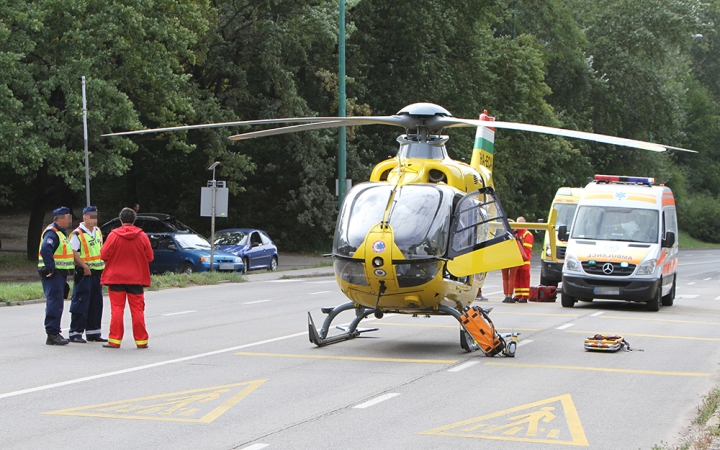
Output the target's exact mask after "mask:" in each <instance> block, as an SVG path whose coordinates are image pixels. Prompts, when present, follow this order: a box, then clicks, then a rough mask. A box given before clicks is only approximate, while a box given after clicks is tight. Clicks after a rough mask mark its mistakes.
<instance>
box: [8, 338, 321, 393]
mask: <svg viewBox="0 0 720 450" xmlns="http://www.w3.org/2000/svg"><path fill="white" fill-rule="evenodd" d="M298 336H307V331H302V332H300V333H295V334H288V335H286V336H280V337H276V338H272V339H265V340H264V341H257V342H253V343H250V344H244V345H238V346H235V347H230V348H224V349H222V350H214V351H212V352H205V353H198V354H197V355H191V356H185V357H183V358H176V359H168V360H167V361H160V362H156V363H152V364H145V365H143V366H136V367H130V368H128V369H122V370H115V371H113V372H106V373H100V374H97V375H91V376H89V377H82V378H75V379H74V380H67V381H61V382H59V383H52V384H46V385H43V386H37V387H34V388H29V389H22V390H19V391H13V392H6V393H5V394H0V399H3V398H8V397H15V396H18V395H23V394H30V393H32V392H39V391H45V390H48V389H54V388H57V387H62V386H69V385H71V384H77V383H83V382H85V381H92V380H99V379H101V378H107V377H114V376H115V375H122V374H125V373H131V372H137V371H140V370H146V369H152V368H154V367H161V366H166V365H168V364H175V363H179V362H184V361H191V360H193V359H198V358H204V357H206V356H213V355H219V354H221V353H228V352H234V351H235V350H241V349H243V348H248V347H255V346H256V345H262V344H269V343H271V342H277V341H282V340H284V339H290V338H294V337H298ZM115 351H121V350H115Z"/></svg>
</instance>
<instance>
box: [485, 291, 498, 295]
mask: <svg viewBox="0 0 720 450" xmlns="http://www.w3.org/2000/svg"><path fill="white" fill-rule="evenodd" d="M502 293H503V291H495V292H488V293H487V294H483V295H495V294H502Z"/></svg>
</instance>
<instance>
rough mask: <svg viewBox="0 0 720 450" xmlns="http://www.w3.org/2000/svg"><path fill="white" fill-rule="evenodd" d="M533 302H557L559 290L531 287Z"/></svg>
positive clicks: (546, 287)
mask: <svg viewBox="0 0 720 450" xmlns="http://www.w3.org/2000/svg"><path fill="white" fill-rule="evenodd" d="M528 300H530V301H531V302H554V301H555V300H557V288H556V287H555V286H530V298H528Z"/></svg>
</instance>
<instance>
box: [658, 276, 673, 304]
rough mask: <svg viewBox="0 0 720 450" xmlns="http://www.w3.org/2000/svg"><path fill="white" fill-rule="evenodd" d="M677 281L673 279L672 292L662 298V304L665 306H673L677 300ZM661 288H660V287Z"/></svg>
mask: <svg viewBox="0 0 720 450" xmlns="http://www.w3.org/2000/svg"><path fill="white" fill-rule="evenodd" d="M675 283H676V281H673V284H672V288H671V289H670V292H669V293H668V295H666V296H665V297H663V298H662V305H663V306H672V305H673V303H674V302H675ZM658 289H660V288H658Z"/></svg>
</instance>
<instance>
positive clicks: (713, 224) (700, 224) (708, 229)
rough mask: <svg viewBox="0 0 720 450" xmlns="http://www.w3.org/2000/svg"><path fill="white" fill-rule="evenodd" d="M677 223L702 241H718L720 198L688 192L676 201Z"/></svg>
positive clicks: (719, 234) (719, 238)
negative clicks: (680, 199)
mask: <svg viewBox="0 0 720 450" xmlns="http://www.w3.org/2000/svg"><path fill="white" fill-rule="evenodd" d="M678 211H680V212H681V213H680V214H678V224H679V226H680V228H681V229H683V230H685V231H686V232H687V233H688V234H689V235H690V236H692V237H694V238H695V239H699V240H701V241H703V242H714V243H720V200H719V199H718V197H712V196H710V195H708V194H703V193H701V194H690V195H688V196H687V198H685V199H684V200H683V201H682V202H679V203H678Z"/></svg>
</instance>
